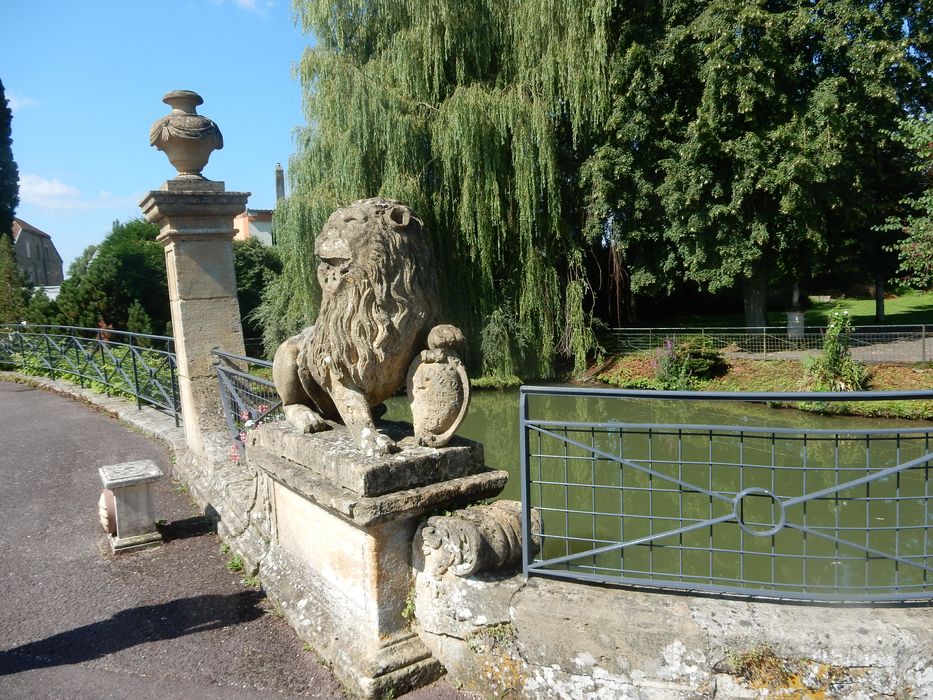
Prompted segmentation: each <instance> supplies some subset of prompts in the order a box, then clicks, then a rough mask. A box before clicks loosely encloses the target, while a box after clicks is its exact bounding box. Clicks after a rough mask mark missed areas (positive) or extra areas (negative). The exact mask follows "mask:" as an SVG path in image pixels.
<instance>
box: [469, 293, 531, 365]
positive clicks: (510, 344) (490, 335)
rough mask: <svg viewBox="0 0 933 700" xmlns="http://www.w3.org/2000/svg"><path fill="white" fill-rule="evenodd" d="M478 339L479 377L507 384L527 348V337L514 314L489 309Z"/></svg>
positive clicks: (503, 310)
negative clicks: (479, 354)
mask: <svg viewBox="0 0 933 700" xmlns="http://www.w3.org/2000/svg"><path fill="white" fill-rule="evenodd" d="M480 338H481V342H480V353H481V355H482V358H483V361H482V373H483V377H487V378H488V379H489V381H492V382H506V383H507V382H511V381H512V379H514V378H515V377H516V375H517V374H518V372H519V365H520V364H521V362H522V357H523V355H524V352H525V350H526V349H527V348H528V346H529V338H528V335H527V333H526V332H525V329H524V328H522V326H521V324H520V323H519V322H518V319H517V318H516V316H515V314H514V313H512V312H511V311H508V310H505V309H502V308H498V309H495V310H493V312H492V313H491V314H490V315H489V317H488V318H486V319H485V321H484V323H483V329H482V331H481V332H480Z"/></svg>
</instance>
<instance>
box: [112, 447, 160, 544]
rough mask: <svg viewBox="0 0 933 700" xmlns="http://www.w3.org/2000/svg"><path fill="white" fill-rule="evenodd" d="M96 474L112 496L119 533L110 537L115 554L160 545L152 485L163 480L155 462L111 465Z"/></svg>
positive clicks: (146, 461) (146, 460)
mask: <svg viewBox="0 0 933 700" xmlns="http://www.w3.org/2000/svg"><path fill="white" fill-rule="evenodd" d="M97 471H98V474H100V480H101V482H102V483H103V485H104V488H105V489H109V490H110V491H111V493H113V507H114V515H115V520H116V533H115V534H112V535H110V547H111V549H113V552H114V554H117V553H121V552H128V551H132V550H136V549H143V548H145V547H152V546H155V545H157V544H160V543H161V542H162V536H161V535H160V534H159V533H158V531H157V530H156V528H155V513H154V508H153V502H152V484H153V483H154V482H156V481H158V480H159V479H160V478H161V477H162V471H161V470H160V469H159V468H158V467H157V466H156V464H155V462H153V461H152V460H149V459H144V460H141V461H138V462H123V463H122V464H110V465H107V466H106V467H101V468H100V469H98V470H97Z"/></svg>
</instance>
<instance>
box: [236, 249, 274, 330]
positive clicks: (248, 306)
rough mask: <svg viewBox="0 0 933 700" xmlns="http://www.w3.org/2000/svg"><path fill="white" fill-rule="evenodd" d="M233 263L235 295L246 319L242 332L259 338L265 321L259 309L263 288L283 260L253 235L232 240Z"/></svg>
mask: <svg viewBox="0 0 933 700" xmlns="http://www.w3.org/2000/svg"><path fill="white" fill-rule="evenodd" d="M233 267H234V270H235V272H236V295H237V301H238V302H239V304H240V316H241V317H242V319H243V335H244V337H246V338H256V337H259V336H261V335H262V332H263V328H262V324H261V322H260V320H259V318H258V317H257V313H256V310H257V309H258V308H259V304H260V302H261V300H262V295H263V292H264V290H265V289H266V288H267V287H268V286H269V285H270V284H271V283H272V281H273V280H274V279H275V277H276V275H278V274H279V273H281V271H282V263H281V261H280V260H279V255H278V253H277V252H276V250H275V249H274V248H270V247H269V246H266V245H263V244H262V243H261V242H260V241H259V240H257V239H255V238H250V239H247V240H245V241H234V242H233Z"/></svg>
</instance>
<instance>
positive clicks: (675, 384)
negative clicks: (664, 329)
mask: <svg viewBox="0 0 933 700" xmlns="http://www.w3.org/2000/svg"><path fill="white" fill-rule="evenodd" d="M728 368H729V366H728V364H727V363H726V359H725V357H723V354H722V353H721V352H720V351H719V350H717V349H716V348H715V347H714V346H713V343H712V341H711V340H710V339H709V338H707V337H705V336H702V335H697V336H691V337H689V338H683V339H682V340H678V341H677V342H674V341H672V340H666V341H664V349H663V351H662V352H661V354H660V356H659V357H658V358H657V360H656V362H655V375H654V377H655V383H656V388H658V389H668V390H674V391H685V390H690V389H693V388H695V386H696V381H697V380H703V379H712V378H714V377H720V376H722V375H723V374H725V373H726V371H727V370H728Z"/></svg>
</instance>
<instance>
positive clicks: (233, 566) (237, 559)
mask: <svg viewBox="0 0 933 700" xmlns="http://www.w3.org/2000/svg"><path fill="white" fill-rule="evenodd" d="M243 567H244V563H243V557H241V556H240V555H239V554H234V555H233V556H232V557H230V560H229V561H228V562H227V568H228V569H229V570H230V571H234V572H236V571H243Z"/></svg>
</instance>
